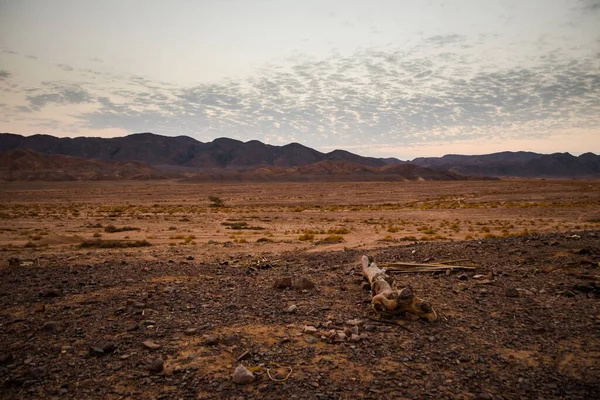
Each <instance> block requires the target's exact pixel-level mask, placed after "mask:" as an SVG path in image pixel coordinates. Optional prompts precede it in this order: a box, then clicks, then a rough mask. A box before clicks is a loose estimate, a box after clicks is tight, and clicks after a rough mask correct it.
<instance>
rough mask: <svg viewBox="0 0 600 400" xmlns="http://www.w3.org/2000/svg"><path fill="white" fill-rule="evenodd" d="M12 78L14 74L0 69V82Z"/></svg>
mask: <svg viewBox="0 0 600 400" xmlns="http://www.w3.org/2000/svg"><path fill="white" fill-rule="evenodd" d="M11 76H12V74H11V73H10V72H8V71H5V70H3V69H0V80H3V79H7V78H10V77H11Z"/></svg>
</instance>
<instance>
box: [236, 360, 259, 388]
mask: <svg viewBox="0 0 600 400" xmlns="http://www.w3.org/2000/svg"><path fill="white" fill-rule="evenodd" d="M255 379H256V377H255V376H254V374H253V373H252V372H250V371H248V370H247V369H246V367H244V366H243V365H242V364H240V365H238V366H237V367H236V368H235V370H234V371H233V382H234V383H237V384H238V385H246V384H248V383H252V382H254V380H255Z"/></svg>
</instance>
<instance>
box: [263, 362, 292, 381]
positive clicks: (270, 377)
mask: <svg viewBox="0 0 600 400" xmlns="http://www.w3.org/2000/svg"><path fill="white" fill-rule="evenodd" d="M271 364H273V365H276V366H278V367H280V368H287V369H289V370H290V372H288V373H287V375H286V376H285V378H282V379H279V378H273V377H272V376H271V369H270V368H267V375H268V376H269V379H270V380H272V381H273V382H285V381H287V380H288V378H289V377H290V375H292V371H293V369H292V367H282V366H281V365H279V364H276V363H271Z"/></svg>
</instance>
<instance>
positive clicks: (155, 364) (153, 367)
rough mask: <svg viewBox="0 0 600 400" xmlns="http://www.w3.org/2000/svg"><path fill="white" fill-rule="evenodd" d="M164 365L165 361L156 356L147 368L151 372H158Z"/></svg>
mask: <svg viewBox="0 0 600 400" xmlns="http://www.w3.org/2000/svg"><path fill="white" fill-rule="evenodd" d="M164 366H165V361H164V360H163V359H162V358H161V357H158V358H157V359H156V360H154V361H152V364H150V366H149V367H148V370H149V371H150V372H152V373H153V374H159V373H161V372H162V371H163V369H164Z"/></svg>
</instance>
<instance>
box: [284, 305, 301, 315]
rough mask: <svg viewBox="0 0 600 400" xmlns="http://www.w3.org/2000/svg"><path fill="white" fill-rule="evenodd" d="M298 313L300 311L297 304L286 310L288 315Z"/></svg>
mask: <svg viewBox="0 0 600 400" xmlns="http://www.w3.org/2000/svg"><path fill="white" fill-rule="evenodd" d="M296 311H298V306H297V305H295V304H292V305H291V306H289V307H288V308H286V309H285V312H286V313H288V314H292V313H295V312H296Z"/></svg>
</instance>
